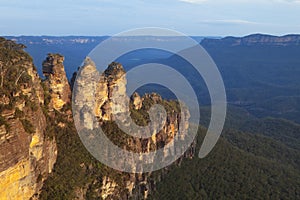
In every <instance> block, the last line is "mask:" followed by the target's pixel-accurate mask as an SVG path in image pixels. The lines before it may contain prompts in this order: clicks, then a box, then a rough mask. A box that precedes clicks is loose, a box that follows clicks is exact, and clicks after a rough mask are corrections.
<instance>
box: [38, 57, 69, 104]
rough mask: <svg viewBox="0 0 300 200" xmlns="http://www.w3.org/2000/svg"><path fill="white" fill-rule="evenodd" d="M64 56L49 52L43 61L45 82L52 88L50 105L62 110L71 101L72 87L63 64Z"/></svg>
mask: <svg viewBox="0 0 300 200" xmlns="http://www.w3.org/2000/svg"><path fill="white" fill-rule="evenodd" d="M63 61H64V57H63V56H61V55H59V54H48V56H47V58H46V60H45V61H44V62H43V74H44V76H45V77H46V80H45V82H46V83H47V84H48V87H49V89H50V98H51V99H50V107H53V108H54V109H56V110H60V109H61V108H62V107H63V106H64V105H65V104H67V103H69V102H70V98H71V89H70V85H69V83H68V79H67V76H66V72H65V69H64V65H63Z"/></svg>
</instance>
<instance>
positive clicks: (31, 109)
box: [0, 38, 57, 200]
mask: <svg viewBox="0 0 300 200" xmlns="http://www.w3.org/2000/svg"><path fill="white" fill-rule="evenodd" d="M23 48H24V46H22V45H18V44H16V43H14V42H12V41H7V40H5V39H3V38H0V56H1V57H0V75H1V77H0V83H1V84H0V152H1V153H0V199H3V200H4V199H16V200H18V199H29V198H31V197H33V196H36V195H37V194H38V193H39V192H40V189H41V187H42V184H43V181H44V180H45V179H46V178H47V177H48V175H49V173H51V172H52V170H53V167H54V164H55V162H56V157H57V146H56V141H55V138H50V137H48V136H47V131H48V130H47V128H46V127H47V123H48V120H49V119H47V116H46V115H47V114H45V112H47V111H46V109H45V108H44V102H45V99H44V90H43V87H42V84H41V79H40V78H39V76H38V74H37V71H36V69H35V67H34V65H33V62H32V59H31V57H30V56H29V55H28V54H27V53H26V52H24V51H23Z"/></svg>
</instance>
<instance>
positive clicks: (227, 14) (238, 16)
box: [0, 0, 300, 37]
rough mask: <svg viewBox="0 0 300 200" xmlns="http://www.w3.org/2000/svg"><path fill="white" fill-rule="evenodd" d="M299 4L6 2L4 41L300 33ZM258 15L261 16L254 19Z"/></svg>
mask: <svg viewBox="0 0 300 200" xmlns="http://www.w3.org/2000/svg"><path fill="white" fill-rule="evenodd" d="M299 2H300V1H299V0H260V1H258V0H254V1H248V0H239V1H237V0H222V1H220V0H215V1H212V0H159V1H158V0H153V1H146V0H131V1H125V2H124V1H115V0H87V1H79V0H75V1H74V0H72V1H71V0H65V1H58V0H54V1H51V2H50V3H49V2H44V1H38V0H28V1H21V0H11V1H2V4H1V8H0V24H1V25H0V27H1V30H2V35H16V36H18V35H34V36H37V35H57V36H63V35H86V36H94V35H115V34H117V33H119V32H122V31H124V30H128V29H134V28H140V27H162V28H168V29H174V30H177V31H180V32H182V33H185V34H186V35H205V36H208V35H213V36H221V37H223V36H229V35H230V36H243V35H249V34H253V33H263V34H270V35H286V34H288V33H300V25H299V24H298V23H297V19H299V17H300V14H299V13H300V12H299V11H300V3H299ZM254 11H255V14H254Z"/></svg>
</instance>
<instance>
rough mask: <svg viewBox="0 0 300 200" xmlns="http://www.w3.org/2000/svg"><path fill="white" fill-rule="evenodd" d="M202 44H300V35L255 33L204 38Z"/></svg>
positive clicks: (215, 45) (206, 45) (207, 45)
mask: <svg viewBox="0 0 300 200" xmlns="http://www.w3.org/2000/svg"><path fill="white" fill-rule="evenodd" d="M201 44H202V45H203V46H204V47H211V46H214V47H217V46H219V47H220V45H221V46H223V45H224V46H240V45H242V46H254V45H264V46H265V45H267V46H289V45H293V46H294V45H300V35H285V36H281V37H279V36H271V35H263V34H253V35H249V36H246V37H225V38H222V39H204V40H203V41H202V42H201Z"/></svg>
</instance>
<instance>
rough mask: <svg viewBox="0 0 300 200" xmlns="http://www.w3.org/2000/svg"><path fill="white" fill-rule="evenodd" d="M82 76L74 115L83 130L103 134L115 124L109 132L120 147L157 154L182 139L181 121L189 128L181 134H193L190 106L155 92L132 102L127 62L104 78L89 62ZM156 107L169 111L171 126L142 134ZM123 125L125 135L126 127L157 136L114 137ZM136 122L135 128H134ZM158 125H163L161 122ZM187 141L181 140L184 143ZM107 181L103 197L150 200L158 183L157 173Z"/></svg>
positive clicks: (113, 67)
mask: <svg viewBox="0 0 300 200" xmlns="http://www.w3.org/2000/svg"><path fill="white" fill-rule="evenodd" d="M78 75H79V76H77V79H76V82H75V84H74V87H73V95H74V99H73V100H74V102H73V103H74V105H73V107H74V108H76V110H77V112H75V113H73V114H74V120H75V123H76V121H77V122H79V124H80V127H79V128H80V129H87V130H94V129H97V128H98V127H99V126H102V128H103V130H106V129H105V127H106V126H109V127H110V128H108V130H112V132H109V133H107V134H108V137H110V139H111V140H112V141H113V142H115V144H122V146H121V147H122V148H124V149H127V150H130V151H134V152H139V153H148V152H151V151H155V150H157V149H160V148H163V147H164V146H165V145H166V144H168V143H170V142H171V141H172V140H173V139H174V138H175V137H176V135H177V133H178V131H179V124H180V123H182V124H180V125H182V127H183V129H182V130H181V131H187V130H188V127H189V123H188V119H189V117H190V115H189V112H188V110H187V109H186V108H184V107H183V108H180V106H179V103H178V102H176V101H166V100H163V99H162V98H161V96H160V95H158V94H155V93H153V94H146V95H144V96H143V97H141V96H140V95H139V94H138V93H134V94H133V95H132V96H131V98H129V97H128V96H127V94H126V84H127V80H126V73H125V70H124V69H123V67H122V65H121V64H119V63H115V62H113V63H112V64H110V65H109V66H108V68H107V69H106V70H105V71H104V72H103V73H102V74H100V73H99V72H98V71H97V69H96V66H95V63H94V62H93V61H92V60H90V59H89V58H87V59H86V61H85V63H84V65H83V66H82V67H81V68H80V70H79V72H78ZM153 105H161V106H163V107H164V108H165V109H166V113H165V114H166V116H165V117H166V123H165V124H164V125H163V126H162V127H161V128H160V129H158V131H157V130H156V129H153V128H151V126H148V127H144V128H141V130H140V128H139V126H147V125H148V124H149V123H151V122H152V120H150V119H151V112H149V113H148V111H149V109H150V108H151V107H152V106H153ZM181 109H182V110H181ZM160 116H161V117H162V116H163V115H160ZM129 118H130V119H129ZM161 119H163V117H162V118H161ZM130 120H132V121H130ZM117 121H119V122H121V123H122V124H124V126H125V127H122V130H123V131H124V130H125V129H126V130H130V131H136V132H138V131H140V132H142V131H146V132H149V133H151V137H149V138H139V137H131V136H125V135H126V134H125V133H120V132H118V133H116V132H115V133H114V132H113V128H112V127H111V123H117V124H118V122H117ZM132 124H134V126H131V125H132ZM137 124H138V125H139V126H137ZM118 125H120V124H118ZM152 125H154V127H159V126H158V125H157V124H152ZM116 126H117V125H116ZM149 127H150V128H149ZM77 128H78V127H77ZM118 128H121V127H120V126H119V127H118ZM126 133H128V132H126ZM118 134H120V135H118ZM121 134H124V135H121ZM184 139H185V138H180V140H184ZM177 148H180V147H176V146H175V145H174V147H173V149H172V148H170V150H169V151H165V152H164V153H163V154H164V155H163V157H164V158H167V157H168V156H171V155H172V154H173V153H174V152H176V151H178V150H179V149H177ZM191 149H192V150H189V151H188V152H187V153H186V154H185V155H184V156H187V157H191V156H193V155H194V147H193V148H191ZM164 158H163V159H164ZM141 159H143V158H142V157H141ZM180 160H181V159H179V161H178V163H180ZM102 180H103V182H102V187H101V189H100V191H97V192H96V193H98V195H99V196H101V198H103V199H106V198H107V199H127V198H129V197H132V198H136V199H146V198H147V197H148V195H149V193H151V191H152V189H153V187H154V184H155V181H154V180H153V179H152V178H151V173H144V174H142V173H140V174H127V175H126V176H125V178H123V181H122V183H120V182H119V181H118V180H116V179H115V178H114V177H110V175H109V174H108V175H107V176H106V177H104V178H103V179H102ZM122 185H123V186H122ZM122 191H123V192H122ZM124 191H126V192H125V193H126V194H127V196H125V197H124V196H120V194H124Z"/></svg>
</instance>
